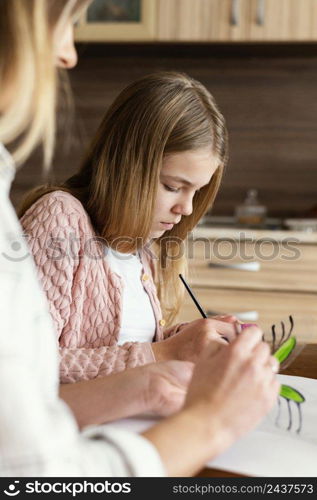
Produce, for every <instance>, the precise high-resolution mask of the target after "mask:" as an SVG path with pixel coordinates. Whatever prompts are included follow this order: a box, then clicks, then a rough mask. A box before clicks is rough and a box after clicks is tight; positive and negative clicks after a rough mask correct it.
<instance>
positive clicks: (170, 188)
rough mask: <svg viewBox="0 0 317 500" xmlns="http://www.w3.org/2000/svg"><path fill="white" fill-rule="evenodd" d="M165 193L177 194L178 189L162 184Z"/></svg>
mask: <svg viewBox="0 0 317 500" xmlns="http://www.w3.org/2000/svg"><path fill="white" fill-rule="evenodd" d="M163 186H164V188H165V189H166V191H170V192H172V193H178V192H179V190H180V188H173V187H172V186H168V185H167V184H163Z"/></svg>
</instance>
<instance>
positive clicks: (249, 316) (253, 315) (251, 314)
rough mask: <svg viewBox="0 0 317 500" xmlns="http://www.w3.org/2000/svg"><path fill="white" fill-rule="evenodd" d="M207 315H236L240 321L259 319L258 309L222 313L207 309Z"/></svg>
mask: <svg viewBox="0 0 317 500" xmlns="http://www.w3.org/2000/svg"><path fill="white" fill-rule="evenodd" d="M206 314H207V316H229V315H232V316H236V317H237V318H238V319H239V320H240V321H257V320H258V319H259V313H258V311H244V312H232V313H224V312H220V311H212V310H211V309H207V311H206Z"/></svg>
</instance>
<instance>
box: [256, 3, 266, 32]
mask: <svg viewBox="0 0 317 500" xmlns="http://www.w3.org/2000/svg"><path fill="white" fill-rule="evenodd" d="M264 17H265V0H258V5H257V9H256V24H257V25H258V26H263V25H264Z"/></svg>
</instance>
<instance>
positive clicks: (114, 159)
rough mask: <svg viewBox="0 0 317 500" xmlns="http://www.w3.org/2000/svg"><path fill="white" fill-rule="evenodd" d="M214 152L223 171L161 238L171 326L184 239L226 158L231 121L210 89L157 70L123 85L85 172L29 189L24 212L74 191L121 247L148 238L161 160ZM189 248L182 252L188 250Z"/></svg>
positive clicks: (159, 278)
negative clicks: (58, 193) (54, 184)
mask: <svg viewBox="0 0 317 500" xmlns="http://www.w3.org/2000/svg"><path fill="white" fill-rule="evenodd" d="M202 148H208V149H210V150H211V151H212V152H213V154H214V157H215V161H216V162H217V170H216V172H215V174H214V175H213V177H212V179H211V181H210V183H209V184H208V185H206V186H205V187H203V188H202V189H201V190H200V191H199V192H196V194H195V196H194V199H193V212H192V214H191V215H189V216H187V217H183V218H182V220H181V222H180V223H179V224H178V225H176V226H174V228H173V229H172V230H171V231H169V232H168V236H166V234H164V235H163V236H162V237H161V238H159V239H157V240H156V241H155V248H156V258H157V261H156V270H157V272H156V284H157V287H158V294H159V298H160V301H161V304H162V308H163V311H164V314H165V317H166V319H167V322H168V323H169V324H170V323H171V321H172V320H173V319H174V318H175V316H176V315H177V313H178V309H179V305H180V302H181V298H182V296H183V293H182V292H183V286H182V284H181V282H180V280H179V277H178V274H179V273H180V272H184V270H185V267H186V259H185V257H184V256H180V257H179V258H176V255H177V254H179V252H180V244H181V243H182V242H184V240H185V238H186V236H187V234H188V232H189V231H191V230H192V229H193V227H194V226H195V225H196V224H197V222H198V221H199V219H200V218H201V217H202V216H203V214H204V213H205V212H206V211H207V210H208V209H209V208H210V207H211V205H212V203H213V201H214V199H215V196H216V193H217V191H218V188H219V184H220V181H221V176H222V172H223V168H224V165H225V163H226V159H227V131H226V127H225V121H224V118H223V116H222V114H221V113H220V111H219V110H218V107H217V105H216V103H215V101H214V99H213V97H212V96H211V94H210V93H209V92H208V90H207V89H206V88H205V87H204V86H203V85H202V84H201V83H199V82H198V81H196V80H194V79H192V78H190V77H189V76H187V75H185V74H181V73H170V72H162V73H155V74H152V75H149V76H146V77H144V78H141V79H140V80H138V81H136V82H135V83H132V84H131V85H129V86H128V87H127V88H125V89H124V90H123V91H122V92H121V93H120V95H119V96H118V97H117V99H116V100H115V101H114V102H113V104H112V105H111V106H110V108H109V109H108V111H107V113H106V115H105V117H104V119H103V121H102V123H101V125H100V127H99V129H98V131H97V134H96V136H95V138H94V140H93V142H92V145H91V147H90V150H89V151H88V154H87V156H86V158H85V159H84V162H83V164H82V167H81V169H80V170H79V172H78V173H77V174H76V175H74V176H73V177H71V178H70V179H68V181H66V183H64V184H63V185H62V186H60V187H48V188H47V187H41V188H38V189H37V190H35V192H33V193H31V195H30V196H29V197H28V199H27V200H26V202H25V203H24V206H23V208H22V212H21V213H24V212H25V211H26V210H27V209H28V208H29V207H30V205H31V204H33V203H34V202H35V201H36V200H37V199H38V198H40V197H41V196H43V194H45V193H48V192H50V191H54V190H56V189H62V190H65V191H68V192H70V193H71V194H73V195H74V196H75V197H77V198H78V199H79V200H80V201H81V202H82V204H83V205H84V207H85V209H86V210H87V212H88V214H89V216H90V218H91V221H92V224H93V226H94V228H95V230H96V232H97V234H98V235H99V236H101V237H103V238H105V240H106V241H107V244H108V245H110V246H116V248H117V249H118V250H120V251H122V252H134V251H135V250H136V249H137V248H138V247H140V246H142V245H143V246H144V243H145V242H147V241H148V239H149V235H150V229H151V225H152V221H153V210H154V204H155V200H156V193H157V187H158V183H159V176H160V171H161V168H162V161H163V157H165V156H166V155H171V154H173V153H179V152H184V151H195V150H199V149H202ZM183 253H184V252H183Z"/></svg>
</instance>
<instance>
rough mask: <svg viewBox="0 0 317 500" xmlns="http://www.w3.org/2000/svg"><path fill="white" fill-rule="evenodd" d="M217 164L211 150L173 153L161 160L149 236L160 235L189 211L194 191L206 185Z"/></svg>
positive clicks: (191, 206)
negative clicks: (161, 164)
mask: <svg viewBox="0 0 317 500" xmlns="http://www.w3.org/2000/svg"><path fill="white" fill-rule="evenodd" d="M217 166H218V163H217V160H216V158H215V155H214V154H213V153H212V152H211V151H210V149H200V150H197V151H185V152H183V153H175V154H171V155H168V156H166V157H165V158H164V159H163V166H162V170H161V174H160V182H159V186H158V191H157V198H156V203H155V208H154V219H153V224H152V228H151V234H150V237H151V238H159V237H160V236H162V234H163V233H164V232H165V231H170V230H171V229H172V228H173V226H174V225H175V224H178V223H179V222H180V220H181V218H182V217H183V216H185V215H190V214H191V213H192V210H193V198H194V195H195V193H196V191H198V190H199V189H201V188H202V187H203V186H205V185H206V184H209V182H210V180H211V178H212V176H213V174H214V172H215V170H216V169H217Z"/></svg>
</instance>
